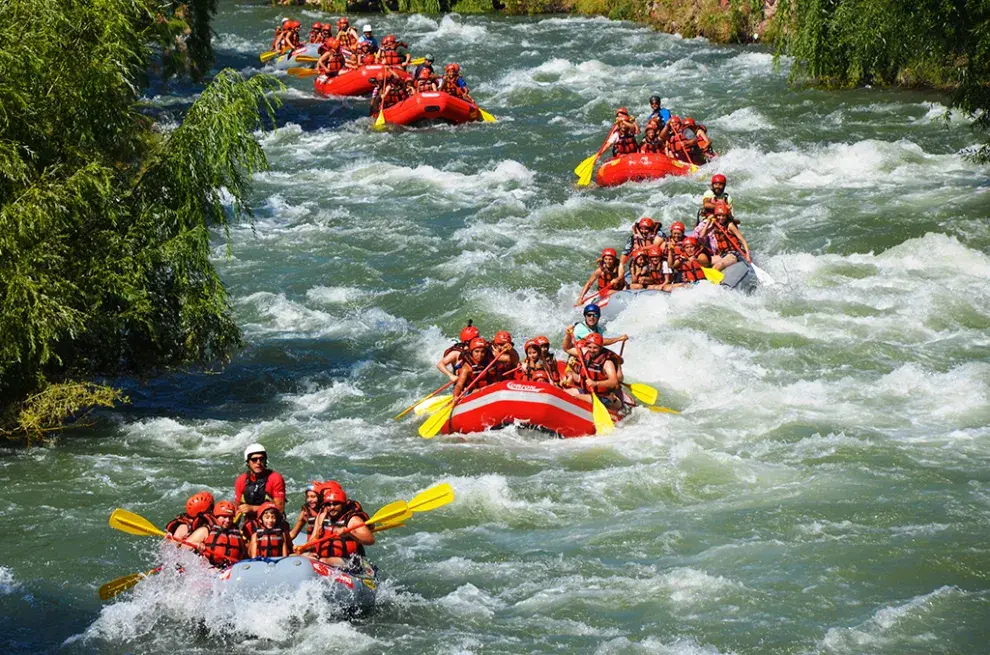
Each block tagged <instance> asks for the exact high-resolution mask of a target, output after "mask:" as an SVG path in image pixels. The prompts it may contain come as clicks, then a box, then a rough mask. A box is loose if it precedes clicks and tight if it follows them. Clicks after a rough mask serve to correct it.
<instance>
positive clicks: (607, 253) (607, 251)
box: [602, 248, 619, 257]
mask: <svg viewBox="0 0 990 655" xmlns="http://www.w3.org/2000/svg"><path fill="white" fill-rule="evenodd" d="M618 256H619V254H618V253H617V252H615V248H606V249H605V250H603V251H602V257H618Z"/></svg>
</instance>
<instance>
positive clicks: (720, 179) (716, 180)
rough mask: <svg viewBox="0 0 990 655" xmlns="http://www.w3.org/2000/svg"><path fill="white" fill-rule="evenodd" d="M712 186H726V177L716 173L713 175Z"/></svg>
mask: <svg viewBox="0 0 990 655" xmlns="http://www.w3.org/2000/svg"><path fill="white" fill-rule="evenodd" d="M712 184H721V185H723V186H725V176H724V175H722V174H721V173H715V174H714V175H712Z"/></svg>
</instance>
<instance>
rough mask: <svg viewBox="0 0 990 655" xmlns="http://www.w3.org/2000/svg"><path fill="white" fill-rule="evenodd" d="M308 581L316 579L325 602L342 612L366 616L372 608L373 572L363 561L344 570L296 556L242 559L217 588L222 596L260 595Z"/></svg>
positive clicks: (373, 591) (375, 583) (222, 574)
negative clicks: (321, 588)
mask: <svg viewBox="0 0 990 655" xmlns="http://www.w3.org/2000/svg"><path fill="white" fill-rule="evenodd" d="M309 580H320V581H321V582H322V586H323V589H324V591H323V595H324V597H325V598H326V600H327V601H328V602H329V603H331V604H332V605H334V606H337V607H340V608H341V610H342V611H345V612H349V613H366V612H370V611H371V610H372V609H373V608H374V606H375V595H376V592H377V587H378V581H377V570H376V569H375V567H374V566H373V565H372V564H371V562H369V561H368V560H366V559H364V558H359V559H357V560H355V565H354V566H353V567H349V568H348V569H346V570H344V569H338V568H335V567H332V566H327V565H326V564H324V563H322V562H319V561H316V560H312V559H309V558H308V557H300V556H298V555H290V556H289V557H281V558H277V559H267V560H266V559H251V560H244V561H242V562H238V563H237V564H234V565H233V566H232V567H230V568H229V569H227V570H225V571H223V572H222V573H221V574H220V581H219V585H220V589H221V592H222V593H234V594H243V595H255V596H260V595H262V594H267V593H271V592H277V591H278V590H285V591H291V590H293V589H295V588H297V587H298V586H299V585H301V584H303V583H305V582H307V581H309Z"/></svg>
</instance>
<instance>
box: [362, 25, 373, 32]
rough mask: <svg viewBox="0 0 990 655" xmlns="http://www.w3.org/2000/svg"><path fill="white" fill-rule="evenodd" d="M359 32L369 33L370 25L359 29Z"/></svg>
mask: <svg viewBox="0 0 990 655" xmlns="http://www.w3.org/2000/svg"><path fill="white" fill-rule="evenodd" d="M361 31H362V32H370V31H371V25H365V26H364V27H362V28H361Z"/></svg>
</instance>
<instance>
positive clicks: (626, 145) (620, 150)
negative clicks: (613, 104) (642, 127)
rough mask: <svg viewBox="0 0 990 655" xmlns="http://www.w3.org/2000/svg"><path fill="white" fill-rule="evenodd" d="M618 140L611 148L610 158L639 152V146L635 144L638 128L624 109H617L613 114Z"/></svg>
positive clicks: (633, 119) (634, 120)
mask: <svg viewBox="0 0 990 655" xmlns="http://www.w3.org/2000/svg"><path fill="white" fill-rule="evenodd" d="M613 129H615V130H616V132H617V133H618V139H617V140H616V142H615V144H614V145H613V146H612V157H618V156H619V155H631V154H633V153H635V152H638V151H639V144H637V143H636V135H637V134H638V133H639V126H638V125H637V124H636V119H635V118H634V117H632V116H630V115H629V111H628V110H627V109H626V108H625V107H619V108H618V109H617V110H616V112H615V127H614V128H613Z"/></svg>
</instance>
